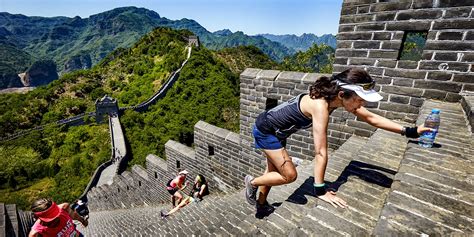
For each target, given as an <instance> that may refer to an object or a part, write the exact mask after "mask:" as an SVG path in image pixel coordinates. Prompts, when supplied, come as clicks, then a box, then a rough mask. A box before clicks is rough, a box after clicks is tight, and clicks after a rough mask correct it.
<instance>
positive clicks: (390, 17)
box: [375, 12, 395, 21]
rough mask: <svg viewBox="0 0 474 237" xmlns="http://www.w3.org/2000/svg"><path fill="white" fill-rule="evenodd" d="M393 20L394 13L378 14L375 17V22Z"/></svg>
mask: <svg viewBox="0 0 474 237" xmlns="http://www.w3.org/2000/svg"><path fill="white" fill-rule="evenodd" d="M394 19H395V13H394V12H378V13H377V14H376V15H375V20H376V21H393V20H394Z"/></svg>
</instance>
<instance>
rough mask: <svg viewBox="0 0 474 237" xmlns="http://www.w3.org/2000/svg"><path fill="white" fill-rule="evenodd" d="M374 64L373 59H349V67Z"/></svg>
mask: <svg viewBox="0 0 474 237" xmlns="http://www.w3.org/2000/svg"><path fill="white" fill-rule="evenodd" d="M374 64H375V59H371V58H350V59H349V65H367V66H373V65H374Z"/></svg>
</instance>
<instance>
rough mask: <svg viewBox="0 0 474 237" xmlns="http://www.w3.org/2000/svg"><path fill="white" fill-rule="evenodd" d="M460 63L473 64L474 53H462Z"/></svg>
mask: <svg viewBox="0 0 474 237" xmlns="http://www.w3.org/2000/svg"><path fill="white" fill-rule="evenodd" d="M461 61H462V62H474V52H473V53H468V52H466V53H463V56H462V58H461Z"/></svg>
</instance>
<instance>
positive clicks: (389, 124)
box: [354, 107, 431, 134]
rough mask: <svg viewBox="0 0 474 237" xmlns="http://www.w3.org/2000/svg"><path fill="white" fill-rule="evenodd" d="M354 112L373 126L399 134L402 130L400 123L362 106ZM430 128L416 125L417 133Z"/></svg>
mask: <svg viewBox="0 0 474 237" xmlns="http://www.w3.org/2000/svg"><path fill="white" fill-rule="evenodd" d="M354 114H355V115H356V116H357V117H358V118H359V119H361V120H362V121H364V122H367V123H368V124H370V125H372V126H374V127H377V128H381V129H384V130H387V131H391V132H394V133H399V134H400V133H401V132H402V129H403V126H402V125H400V124H398V123H396V122H394V121H392V120H390V119H387V118H384V117H382V116H380V115H378V114H375V113H372V112H370V111H369V110H367V109H366V108H364V107H360V108H359V109H357V110H356V111H355V112H354ZM430 130H431V129H430V128H425V127H424V126H423V125H420V126H418V127H417V133H418V134H421V133H423V132H426V131H430Z"/></svg>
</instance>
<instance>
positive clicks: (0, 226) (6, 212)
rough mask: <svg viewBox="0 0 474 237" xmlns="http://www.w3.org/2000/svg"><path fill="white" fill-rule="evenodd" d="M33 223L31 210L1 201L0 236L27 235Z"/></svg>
mask: <svg viewBox="0 0 474 237" xmlns="http://www.w3.org/2000/svg"><path fill="white" fill-rule="evenodd" d="M33 223H34V222H33V216H32V215H31V212H29V211H21V210H17V207H16V205H15V204H3V203H0V237H5V236H8V237H16V236H27V235H28V233H29V231H30V228H31V226H32V225H33Z"/></svg>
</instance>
